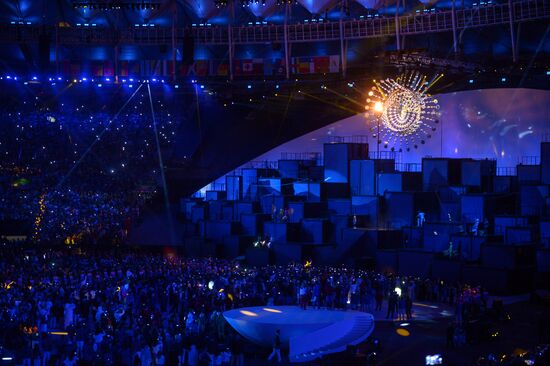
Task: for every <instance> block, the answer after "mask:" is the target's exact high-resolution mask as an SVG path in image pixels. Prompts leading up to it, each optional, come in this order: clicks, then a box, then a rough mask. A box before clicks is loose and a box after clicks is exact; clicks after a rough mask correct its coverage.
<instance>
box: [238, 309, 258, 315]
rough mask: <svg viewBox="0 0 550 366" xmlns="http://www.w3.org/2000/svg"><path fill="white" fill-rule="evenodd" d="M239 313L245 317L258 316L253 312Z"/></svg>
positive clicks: (241, 311) (242, 311)
mask: <svg viewBox="0 0 550 366" xmlns="http://www.w3.org/2000/svg"><path fill="white" fill-rule="evenodd" d="M239 312H240V313H241V314H243V315H246V316H258V314H256V313H255V312H253V311H248V310H240V311H239Z"/></svg>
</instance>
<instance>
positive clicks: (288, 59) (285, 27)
mask: <svg viewBox="0 0 550 366" xmlns="http://www.w3.org/2000/svg"><path fill="white" fill-rule="evenodd" d="M288 12H289V7H288V5H285V25H284V38H285V71H286V78H287V79H290V57H289V51H290V48H289V47H288V21H287V18H288Z"/></svg>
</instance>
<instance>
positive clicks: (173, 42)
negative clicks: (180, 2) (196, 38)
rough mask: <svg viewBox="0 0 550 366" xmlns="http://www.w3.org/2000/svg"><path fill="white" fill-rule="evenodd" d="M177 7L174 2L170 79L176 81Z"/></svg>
mask: <svg viewBox="0 0 550 366" xmlns="http://www.w3.org/2000/svg"><path fill="white" fill-rule="evenodd" d="M177 12H178V7H177V5H176V3H175V2H174V11H173V13H172V70H170V73H171V74H172V81H176V62H177V48H176V32H177V28H176V26H177V24H176V23H177V20H178V13H177Z"/></svg>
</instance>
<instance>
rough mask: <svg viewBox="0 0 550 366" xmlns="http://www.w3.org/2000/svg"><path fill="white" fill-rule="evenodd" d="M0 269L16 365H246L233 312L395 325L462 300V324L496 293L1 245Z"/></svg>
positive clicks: (2, 335) (294, 267)
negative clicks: (339, 314) (294, 309)
mask: <svg viewBox="0 0 550 366" xmlns="http://www.w3.org/2000/svg"><path fill="white" fill-rule="evenodd" d="M0 268H3V269H4V270H3V271H0V284H1V286H0V321H1V322H2V325H3V326H2V327H0V339H3V340H5V342H4V343H3V347H4V348H7V349H9V350H11V351H13V354H14V355H16V356H14V357H18V356H19V355H21V359H19V360H18V362H19V363H23V362H22V361H23V360H22V359H23V358H27V359H30V358H31V355H32V354H33V353H35V352H36V356H35V357H36V358H38V359H41V360H42V362H44V363H42V364H50V365H51V364H57V363H56V362H59V363H61V362H63V364H65V365H71V364H77V363H78V362H83V363H84V364H94V365H112V364H114V365H151V364H155V365H178V364H179V363H178V357H180V356H182V355H184V350H185V351H187V354H188V356H187V357H189V359H191V357H193V358H194V357H197V358H199V357H201V356H199V354H202V357H204V360H208V362H204V363H202V362H201V363H199V362H193V361H191V360H190V361H189V363H188V364H191V365H197V364H205V365H229V364H234V365H235V364H241V365H242V364H243V363H242V362H241V363H237V359H235V358H241V361H243V360H242V358H244V356H242V353H243V347H244V342H243V340H242V339H240V338H239V337H238V336H237V335H236V334H235V333H234V332H232V331H231V329H230V327H228V326H227V324H226V322H225V319H224V318H223V316H222V312H223V311H225V310H229V309H232V308H241V307H246V306H266V307H269V308H270V309H271V308H273V307H275V306H278V305H295V306H296V305H298V304H300V305H301V306H302V307H303V308H304V309H307V308H308V307H310V306H312V307H315V308H328V309H341V310H346V309H355V310H359V311H367V312H375V311H378V312H380V313H382V314H384V313H386V304H387V312H388V315H389V316H391V317H392V318H394V319H398V318H399V317H400V316H402V315H403V314H405V315H406V313H407V312H408V313H409V315H411V316H412V317H414V315H415V314H414V311H415V309H414V308H411V307H412V306H413V301H415V302H416V301H430V302H432V305H430V306H434V307H436V308H437V306H439V305H443V304H449V305H452V304H455V305H456V306H455V309H456V312H457V313H456V324H457V327H458V326H459V325H461V324H468V323H469V322H470V321H472V320H473V319H477V317H478V316H479V314H480V313H481V312H483V311H484V309H485V307H486V305H487V304H486V301H487V296H488V295H487V294H486V293H485V292H484V291H483V290H481V289H479V288H470V287H468V286H465V285H463V284H458V283H444V282H441V281H435V280H429V279H420V278H412V277H403V276H401V277H399V276H394V275H383V274H380V273H375V272H370V271H363V270H355V269H350V268H346V267H344V266H340V267H319V266H315V265H314V264H312V263H311V262H306V263H305V264H304V265H302V264H288V265H285V266H262V267H247V266H243V265H241V264H240V263H238V262H234V261H226V260H221V259H190V258H182V257H179V256H177V255H176V254H175V253H171V252H167V253H165V254H164V255H162V254H155V253H147V252H144V251H139V250H135V249H132V250H129V249H123V248H119V249H112V250H108V251H100V250H97V249H95V248H93V247H89V248H86V247H81V248H79V250H75V249H73V248H64V249H63V250H52V249H46V248H43V247H40V246H38V247H36V246H35V247H34V249H33V250H32V251H28V250H27V249H26V248H25V246H0ZM396 287H399V288H400V289H401V296H397V294H396V292H395V291H393V289H395V288H396ZM434 303H437V304H438V305H433V304H434ZM407 304H408V305H407ZM424 306H427V305H424ZM414 307H416V305H415V306H414ZM382 308H383V309H382ZM273 310H274V311H275V312H276V311H277V309H276V308H275V309H273ZM305 311H308V310H305ZM382 316H383V315H382ZM449 316H452V314H449ZM192 345H194V346H192ZM33 347H36V349H33ZM193 349H194V351H193ZM224 352H227V354H223V353H224ZM193 355H194V356H193ZM202 357H201V358H202ZM36 358H35V359H36ZM220 358H221V359H220ZM232 358H233V360H231V359H232ZM54 360H58V361H54ZM152 360H155V361H152ZM47 361H49V363H48V362H47ZM213 361H215V362H213ZM249 361H250V362H251V363H250V364H254V361H253V360H252V359H250V360H249ZM255 361H256V363H257V359H256V360H255ZM71 362H72V363H71ZM232 362H233V363H232ZM26 364H34V363H32V362H28V363H26ZM78 364H80V363H78Z"/></svg>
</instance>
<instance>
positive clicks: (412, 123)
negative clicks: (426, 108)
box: [381, 87, 423, 136]
mask: <svg viewBox="0 0 550 366" xmlns="http://www.w3.org/2000/svg"><path fill="white" fill-rule="evenodd" d="M422 109H423V101H422V99H421V98H420V97H419V96H418V93H414V92H413V91H411V90H408V89H405V88H403V87H396V88H395V89H394V90H393V91H392V92H391V94H390V95H388V97H387V99H386V100H385V101H384V103H383V108H382V116H381V118H382V123H383V124H384V126H386V128H388V129H389V130H391V131H393V132H396V133H399V134H401V135H404V136H407V135H411V134H413V133H415V132H416V131H417V130H418V128H419V127H420V124H421V123H422V120H421V117H422Z"/></svg>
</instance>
